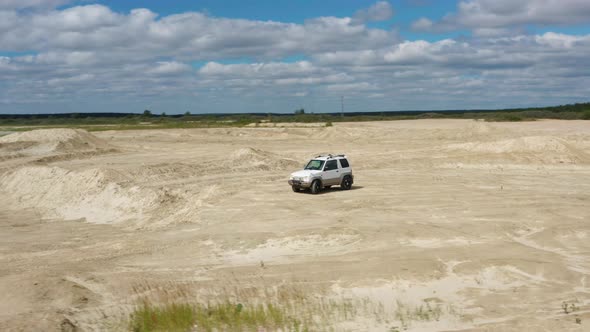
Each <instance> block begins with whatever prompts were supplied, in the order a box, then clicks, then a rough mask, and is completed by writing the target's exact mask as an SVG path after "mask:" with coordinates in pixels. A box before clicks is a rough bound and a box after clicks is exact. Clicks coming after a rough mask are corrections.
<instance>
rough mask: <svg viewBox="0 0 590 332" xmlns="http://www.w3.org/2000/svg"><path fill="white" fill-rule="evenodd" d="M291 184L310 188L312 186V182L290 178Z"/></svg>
mask: <svg viewBox="0 0 590 332" xmlns="http://www.w3.org/2000/svg"><path fill="white" fill-rule="evenodd" d="M289 185H290V186H295V187H300V188H309V187H310V186H311V182H305V181H300V180H289Z"/></svg>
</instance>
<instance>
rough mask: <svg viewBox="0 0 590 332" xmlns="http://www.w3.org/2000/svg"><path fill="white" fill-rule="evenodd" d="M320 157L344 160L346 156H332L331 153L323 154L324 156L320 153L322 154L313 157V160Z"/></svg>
mask: <svg viewBox="0 0 590 332" xmlns="http://www.w3.org/2000/svg"><path fill="white" fill-rule="evenodd" d="M321 157H328V159H332V158H336V157H342V158H346V155H344V154H336V155H333V154H331V153H325V154H324V153H322V154H319V155H317V156H315V157H314V158H321Z"/></svg>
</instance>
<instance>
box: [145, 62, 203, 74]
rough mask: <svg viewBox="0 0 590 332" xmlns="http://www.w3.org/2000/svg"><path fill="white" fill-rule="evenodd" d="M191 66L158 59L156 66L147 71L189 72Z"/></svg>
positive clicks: (159, 72) (156, 72) (166, 72)
mask: <svg viewBox="0 0 590 332" xmlns="http://www.w3.org/2000/svg"><path fill="white" fill-rule="evenodd" d="M191 70H192V67H191V66H189V65H187V64H185V63H181V62H177V61H159V62H158V63H157V64H156V66H155V67H154V68H152V69H150V70H148V72H149V73H150V74H155V75H175V74H180V73H185V72H189V71H191Z"/></svg>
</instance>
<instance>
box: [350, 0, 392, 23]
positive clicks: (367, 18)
mask: <svg viewBox="0 0 590 332" xmlns="http://www.w3.org/2000/svg"><path fill="white" fill-rule="evenodd" d="M392 17H393V7H391V4H390V3H389V2H387V1H379V2H377V3H375V4H374V5H372V6H371V7H369V8H367V9H361V10H359V11H357V12H356V13H355V15H354V17H353V22H354V23H359V24H362V23H365V22H372V21H386V20H389V19H390V18H392Z"/></svg>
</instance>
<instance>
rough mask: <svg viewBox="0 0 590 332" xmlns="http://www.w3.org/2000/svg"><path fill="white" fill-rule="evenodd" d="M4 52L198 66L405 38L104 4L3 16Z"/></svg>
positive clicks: (326, 21)
mask: <svg viewBox="0 0 590 332" xmlns="http://www.w3.org/2000/svg"><path fill="white" fill-rule="evenodd" d="M0 18H2V20H0V22H5V23H4V24H2V23H0V51H30V50H36V51H44V50H55V49H59V50H70V51H81V50H84V51H94V52H105V51H106V50H108V52H109V54H110V55H111V57H116V56H118V55H120V56H122V57H127V56H129V55H130V54H134V55H136V56H140V57H143V56H144V55H145V54H159V55H160V56H182V57H184V58H187V59H193V60H208V59H215V58H219V57H222V58H232V57H235V58H237V57H255V58H273V57H282V56H289V55H292V54H294V53H297V54H300V53H308V54H309V53H313V52H321V51H322V50H326V49H342V48H344V49H358V48H375V47H382V46H384V45H389V44H391V43H394V42H396V40H397V38H398V37H397V34H396V33H393V32H388V31H385V30H380V29H370V28H368V27H366V26H365V25H358V24H353V23H352V19H351V18H336V17H320V18H315V19H311V20H308V21H306V22H305V23H304V24H292V23H282V22H272V21H253V20H243V19H226V18H214V17H209V16H207V15H205V14H202V13H197V12H189V13H182V14H175V15H169V16H166V17H162V18H159V19H158V15H157V14H155V13H153V12H151V11H150V10H148V9H135V10H132V11H131V12H130V13H129V14H128V15H122V14H118V13H114V12H113V11H111V10H110V9H109V8H108V7H105V6H103V5H88V6H76V7H72V8H68V9H65V10H61V11H52V12H49V13H37V14H33V15H19V14H18V13H15V12H2V13H0Z"/></svg>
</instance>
